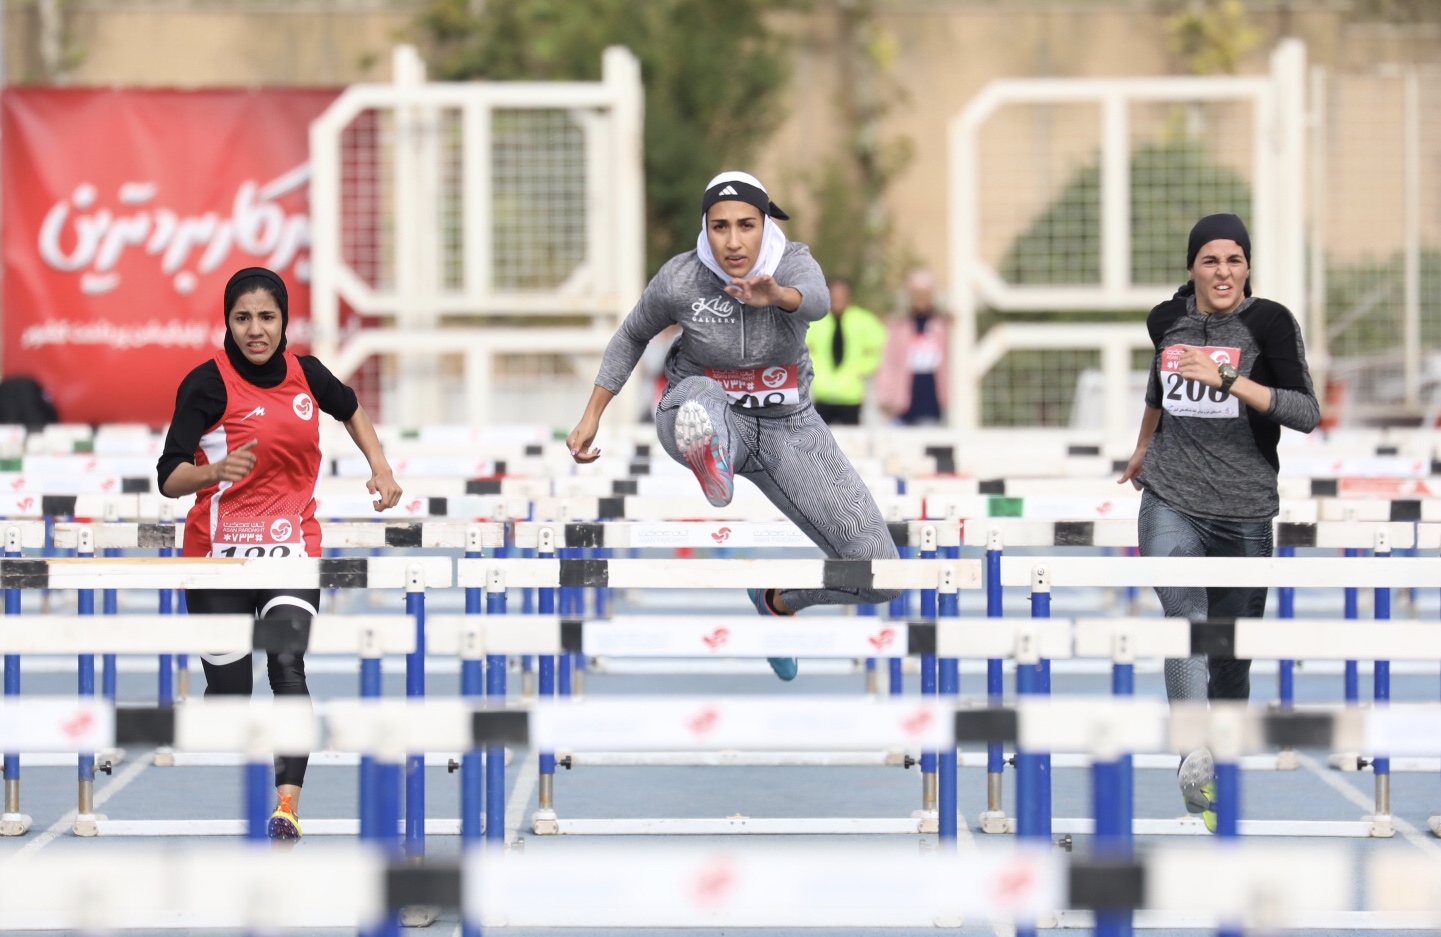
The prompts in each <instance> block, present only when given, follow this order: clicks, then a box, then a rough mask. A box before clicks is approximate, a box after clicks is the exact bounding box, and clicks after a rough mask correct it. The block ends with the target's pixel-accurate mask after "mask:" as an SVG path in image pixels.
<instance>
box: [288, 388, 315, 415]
mask: <svg viewBox="0 0 1441 937" xmlns="http://www.w3.org/2000/svg"><path fill="white" fill-rule="evenodd" d="M290 405H291V407H293V408H294V409H295V415H296V416H298V417H300V418H301V419H302V420H308V419H310V418H311V417H312V416H315V404H314V403H313V402H312V401H311V399H310V395H309V394H296V395H295V399H294V400H292V401H291V402H290Z"/></svg>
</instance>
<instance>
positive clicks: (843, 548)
mask: <svg viewBox="0 0 1441 937" xmlns="http://www.w3.org/2000/svg"><path fill="white" fill-rule="evenodd" d="M687 400H695V401H697V402H698V403H700V405H701V406H703V407H705V410H706V413H707V414H709V416H710V421H711V425H712V426H713V427H715V430H716V433H718V434H719V435H720V440H721V445H722V446H724V447H725V451H726V452H727V453H728V454H729V456H730V461H731V466H732V467H733V468H734V470H735V473H736V474H737V475H744V476H745V477H746V478H748V479H750V480H751V481H752V482H754V483H755V486H756V487H757V488H759V489H760V490H761V491H762V492H764V494H765V496H766V497H767V498H769V499H770V501H771V503H772V504H774V505H775V506H776V507H777V508H779V509H780V510H781V513H783V514H784V515H785V516H786V517H788V518H790V519H791V520H792V521H793V522H795V525H796V526H797V527H799V528H800V529H801V530H802V531H803V532H804V533H805V535H806V536H807V537H810V538H811V541H812V542H813V543H815V545H816V546H818V547H820V548H821V549H822V550H823V551H825V554H826V556H828V557H830V558H831V559H848V560H886V559H892V560H893V559H896V558H897V556H898V554H897V552H896V545H895V542H894V541H893V540H892V539H891V534H890V530H889V529H888V528H887V527H886V522H885V518H883V517H881V509H880V508H878V507H877V506H876V500H875V498H873V497H871V493H870V490H869V489H868V488H866V486H865V484H864V483H863V482H862V481H861V477H860V475H859V474H857V472H856V469H855V466H853V465H851V462H850V460H849V459H847V458H846V456H845V453H843V452H841V448H840V446H838V445H836V440H835V437H833V436H832V435H831V431H830V429H829V428H827V426H826V424H825V422H824V421H823V420H822V419H821V418H820V417H819V416H818V415H816V411H815V409H814V408H811V407H807V408H806V409H804V410H801V411H799V412H797V413H793V414H791V415H790V416H783V417H758V416H749V415H747V414H744V413H740V412H737V411H736V410H734V409H732V408H731V406H730V403H729V402H728V401H727V400H726V396H725V392H724V391H723V390H721V386H720V385H719V384H717V383H716V382H715V381H713V380H711V379H710V378H708V377H688V378H685V379H684V380H682V381H681V382H680V383H678V384H673V385H671V386H670V387H669V388H667V389H666V392H665V395H664V396H663V397H662V398H661V401H660V406H659V407H657V408H656V414H655V424H656V435H657V436H658V437H659V438H660V444H661V447H662V448H664V449H665V451H666V453H667V454H668V455H669V456H670V457H671V458H672V459H675V460H676V461H677V462H680V463H681V464H685V460H684V459H682V458H681V455H680V452H679V450H677V449H676V445H675V416H676V410H678V409H679V408H680V405H681V404H683V403H685V402H686V401H687ZM756 586H757V587H758V588H759V587H764V586H765V583H763V582H758V583H756ZM780 595H781V601H783V602H784V603H785V604H786V606H787V607H789V608H791V609H792V610H794V611H800V610H801V609H803V608H808V607H810V606H812V605H866V604H874V603H880V602H889V601H890V600H891V599H893V598H895V597H896V596H898V595H900V592H899V591H897V590H892V589H784V590H782V591H781V593H780Z"/></svg>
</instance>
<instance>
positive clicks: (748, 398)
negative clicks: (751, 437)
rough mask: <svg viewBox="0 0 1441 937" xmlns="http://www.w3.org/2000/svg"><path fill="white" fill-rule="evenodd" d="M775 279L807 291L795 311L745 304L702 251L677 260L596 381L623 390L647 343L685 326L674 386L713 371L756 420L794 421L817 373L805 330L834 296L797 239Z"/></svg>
mask: <svg viewBox="0 0 1441 937" xmlns="http://www.w3.org/2000/svg"><path fill="white" fill-rule="evenodd" d="M775 280H776V282H777V283H779V284H780V285H781V286H789V287H792V288H794V289H796V290H799V291H800V294H801V304H800V308H798V309H796V311H795V312H786V311H785V310H784V309H780V308H778V307H775V306H744V305H742V304H741V302H740V300H738V299H735V298H734V297H732V296H730V295H729V294H727V293H726V292H725V290H724V287H725V286H726V285H727V282H728V281H723V280H721V278H720V277H718V276H716V275H715V274H714V273H712V272H711V271H710V269H709V268H707V267H706V266H705V265H704V264H702V263H701V262H700V259H699V258H698V257H697V256H696V252H695V251H687V252H686V253H684V254H678V255H676V256H675V257H672V258H671V259H670V260H668V261H666V264H665V266H663V267H661V268H660V272H659V273H657V274H656V275H655V277H654V278H652V279H651V281H650V284H649V285H648V286H646V288H645V292H644V293H643V294H642V295H641V298H640V302H638V303H636V305H635V308H634V309H632V310H631V311H630V315H628V316H626V317H625V321H624V322H622V323H621V325H620V328H619V329H618V330H616V333H615V335H614V336H613V337H612V338H611V340H610V344H608V345H607V346H606V349H605V356H604V357H603V358H602V359H601V362H600V373H598V374H597V375H596V378H595V383H596V384H597V385H599V386H601V387H604V388H605V389H606V390H608V391H610V392H611V393H619V392H620V389H621V387H623V386H624V385H625V382H626V380H627V379H629V377H630V374H631V371H633V370H635V366H636V363H637V362H639V361H640V358H641V355H642V354H644V352H645V346H646V343H647V342H649V341H650V340H651V339H652V338H653V337H655V336H656V335H657V334H659V333H660V332H661V331H662V330H663V329H665V328H666V327H667V326H669V325H671V324H672V323H677V322H678V323H680V326H681V334H680V337H679V338H677V339H676V341H675V344H673V345H672V346H671V349H670V353H669V354H668V355H666V361H665V376H666V380H667V381H668V382H669V383H671V384H674V383H676V382H677V381H679V380H681V379H683V378H687V377H693V376H696V375H706V374H709V375H710V376H711V377H714V378H715V379H717V380H719V381H720V382H721V383H722V386H724V387H726V389H727V392H728V395H729V396H730V398H731V405H732V406H733V407H739V408H742V409H744V410H745V412H746V413H749V414H753V415H756V416H764V417H778V416H788V415H789V414H791V413H794V412H796V411H797V410H799V409H801V408H803V407H805V406H808V405H809V404H810V400H811V379H812V377H813V376H814V373H815V372H814V369H813V368H812V366H811V357H810V353H809V352H808V351H807V350H806V328H807V327H808V326H809V325H810V324H811V323H812V322H814V321H816V320H817V319H820V318H822V317H823V316H825V315H826V313H827V312H829V311H830V293H829V291H828V290H827V288H826V279H825V275H824V274H822V273H821V268H820V265H819V264H817V263H816V261H815V258H813V257H811V252H810V248H808V247H806V245H804V244H801V243H800V242H798V241H791V242H789V243H787V244H786V248H785V253H784V254H783V255H782V257H781V262H780V265H779V266H777V267H776V272H775Z"/></svg>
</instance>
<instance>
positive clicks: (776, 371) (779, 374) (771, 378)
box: [761, 368, 790, 389]
mask: <svg viewBox="0 0 1441 937" xmlns="http://www.w3.org/2000/svg"><path fill="white" fill-rule="evenodd" d="M789 376H790V372H789V371H787V370H786V369H785V368H766V369H765V370H764V371H762V372H761V383H762V384H764V385H766V386H767V387H769V388H771V389H775V388H777V387H780V386H781V385H782V384H784V383H785V382H786V378H787V377H789Z"/></svg>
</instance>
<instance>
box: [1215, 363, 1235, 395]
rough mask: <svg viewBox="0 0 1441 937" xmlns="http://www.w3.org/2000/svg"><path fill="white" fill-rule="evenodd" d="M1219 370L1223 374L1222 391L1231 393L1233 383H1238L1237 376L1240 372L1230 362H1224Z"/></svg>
mask: <svg viewBox="0 0 1441 937" xmlns="http://www.w3.org/2000/svg"><path fill="white" fill-rule="evenodd" d="M1217 370H1218V371H1219V372H1220V374H1221V393H1223V394H1225V393H1229V392H1230V390H1231V385H1232V384H1234V383H1236V378H1238V377H1240V376H1241V374H1240V372H1238V371H1237V370H1236V369H1235V368H1234V367H1232V366H1231V365H1229V364H1223V365H1221V366H1220V367H1219V368H1217Z"/></svg>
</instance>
